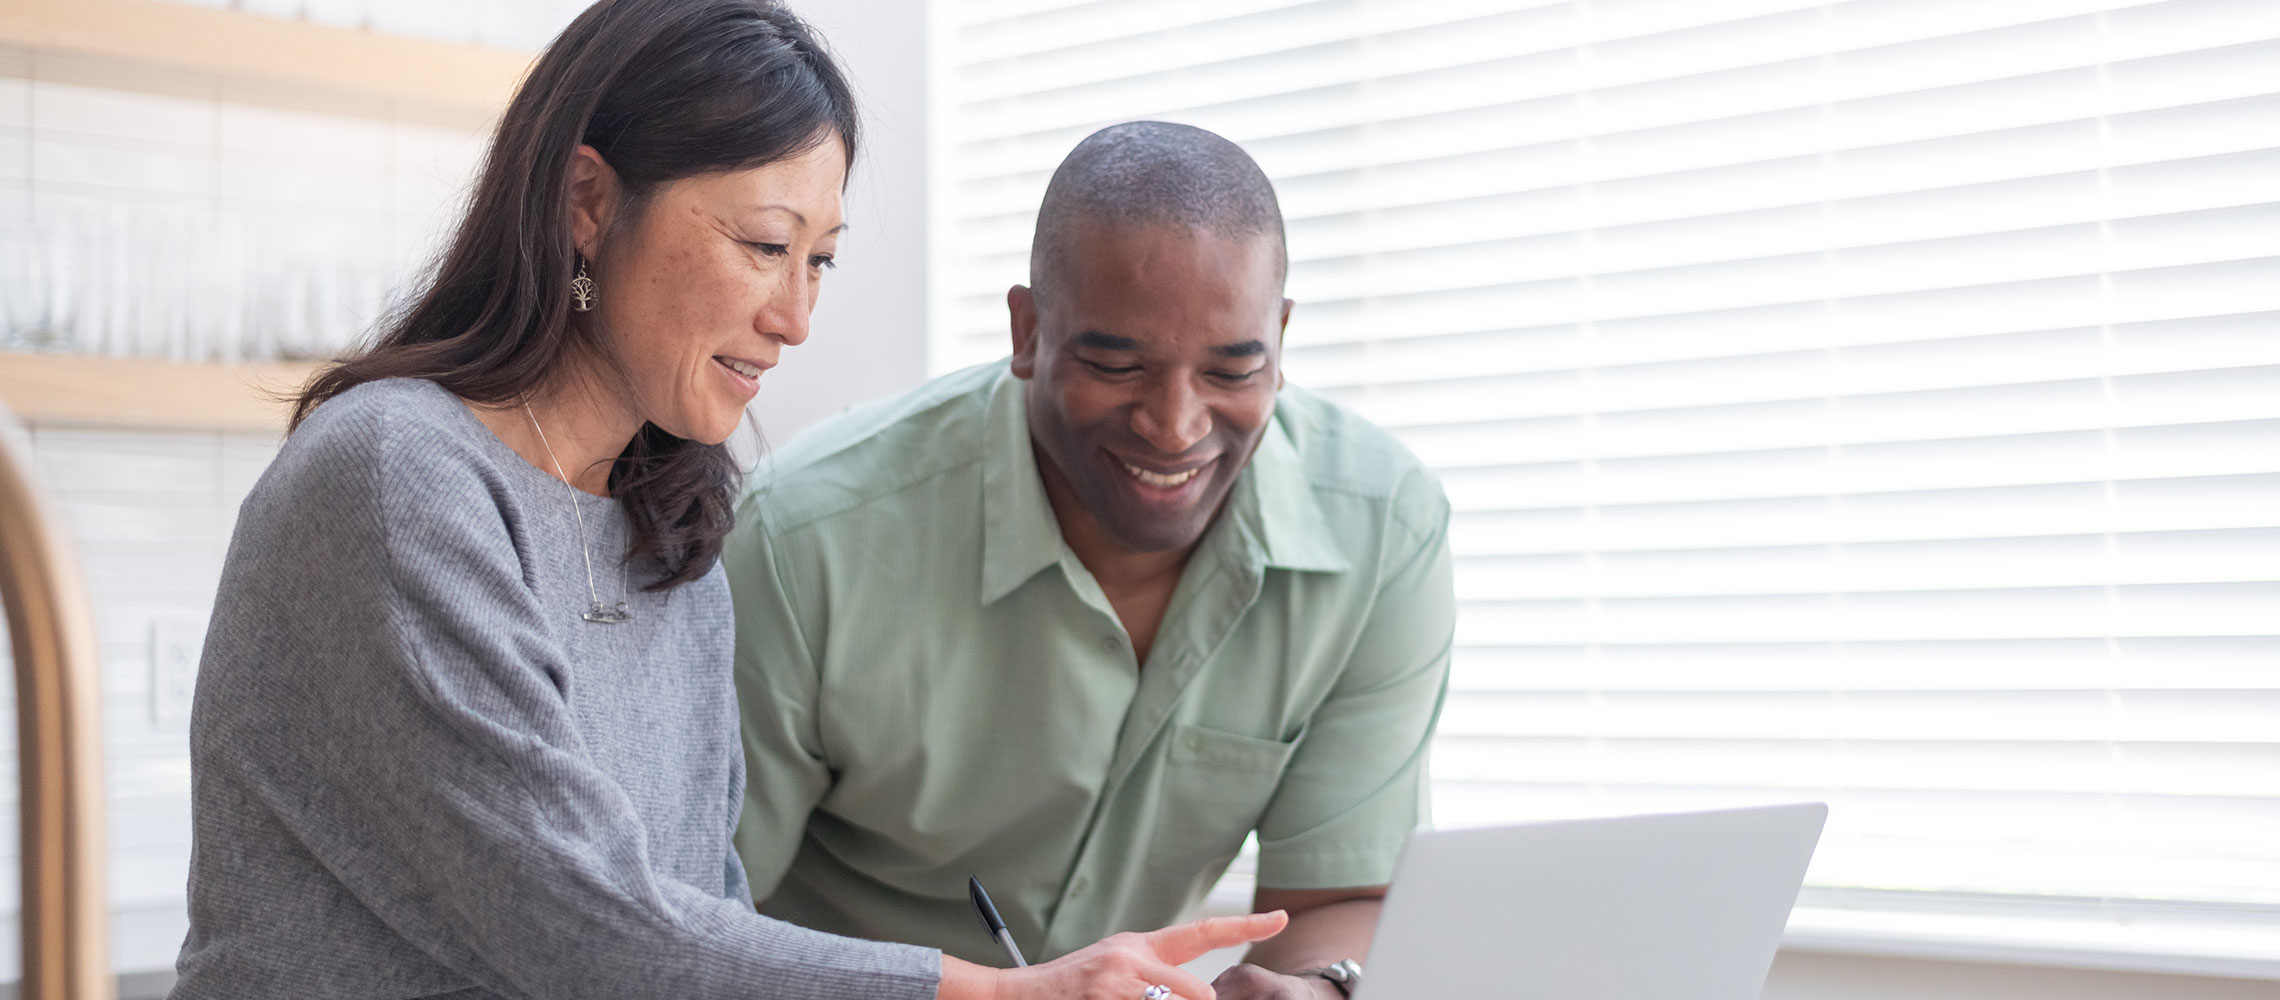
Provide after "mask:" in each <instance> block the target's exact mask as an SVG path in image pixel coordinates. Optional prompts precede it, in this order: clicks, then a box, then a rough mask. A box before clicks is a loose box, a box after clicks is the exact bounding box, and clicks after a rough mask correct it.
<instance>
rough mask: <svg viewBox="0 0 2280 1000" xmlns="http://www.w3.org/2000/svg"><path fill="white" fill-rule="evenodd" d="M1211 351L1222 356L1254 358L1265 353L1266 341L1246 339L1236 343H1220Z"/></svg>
mask: <svg viewBox="0 0 2280 1000" xmlns="http://www.w3.org/2000/svg"><path fill="white" fill-rule="evenodd" d="M1211 353H1213V354H1216V355H1219V356H1220V357H1223V358H1255V357H1258V356H1259V355H1262V354H1265V353H1267V342H1266V341H1264V340H1246V341H1243V342H1241V343H1237V344H1221V345H1219V346H1218V347H1214V348H1212V349H1211Z"/></svg>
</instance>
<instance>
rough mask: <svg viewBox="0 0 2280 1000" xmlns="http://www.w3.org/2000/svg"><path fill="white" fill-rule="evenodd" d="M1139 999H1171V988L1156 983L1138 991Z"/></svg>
mask: <svg viewBox="0 0 2280 1000" xmlns="http://www.w3.org/2000/svg"><path fill="white" fill-rule="evenodd" d="M1140 1000H1172V988H1171V987H1169V986H1165V985H1163V984H1161V983H1158V984H1157V985H1154V986H1150V987H1148V988H1147V989H1145V990H1142V991H1140Z"/></svg>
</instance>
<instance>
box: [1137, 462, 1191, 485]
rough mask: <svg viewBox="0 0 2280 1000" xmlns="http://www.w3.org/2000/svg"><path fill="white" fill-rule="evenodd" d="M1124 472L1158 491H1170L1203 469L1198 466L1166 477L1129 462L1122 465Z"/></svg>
mask: <svg viewBox="0 0 2280 1000" xmlns="http://www.w3.org/2000/svg"><path fill="white" fill-rule="evenodd" d="M1124 471H1126V472H1129V473H1131V474H1132V478H1134V479H1137V480H1139V481H1141V482H1143V483H1146V484H1148V485H1150V486H1154V487H1157V488H1159V489H1170V488H1172V487H1174V486H1178V485H1179V484H1181V483H1184V482H1187V481H1188V480H1190V479H1194V478H1195V474H1196V473H1198V472H1202V471H1203V467H1202V466H1200V465H1199V466H1196V467H1195V468H1193V469H1189V470H1187V471H1186V472H1180V473H1174V474H1172V475H1169V476H1167V475H1164V474H1163V473H1161V472H1150V471H1148V470H1146V469H1143V468H1141V467H1139V466H1137V465H1133V464H1132V463H1130V462H1126V463H1124Z"/></svg>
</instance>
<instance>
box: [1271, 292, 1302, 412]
mask: <svg viewBox="0 0 2280 1000" xmlns="http://www.w3.org/2000/svg"><path fill="white" fill-rule="evenodd" d="M1296 305H1298V303H1296V302H1293V301H1291V300H1290V299H1284V300H1283V310H1282V322H1281V323H1280V324H1278V325H1276V327H1275V391H1277V392H1280V391H1282V387H1283V367H1282V356H1283V335H1284V334H1287V333H1289V332H1290V310H1291V308H1292V307H1293V306H1296Z"/></svg>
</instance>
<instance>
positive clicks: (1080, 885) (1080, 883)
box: [1069, 876, 1092, 899]
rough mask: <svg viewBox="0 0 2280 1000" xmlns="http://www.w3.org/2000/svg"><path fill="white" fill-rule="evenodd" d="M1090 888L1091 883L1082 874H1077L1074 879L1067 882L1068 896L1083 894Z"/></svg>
mask: <svg viewBox="0 0 2280 1000" xmlns="http://www.w3.org/2000/svg"><path fill="white" fill-rule="evenodd" d="M1090 888H1092V883H1091V882H1087V881H1085V879H1084V878H1083V876H1079V877H1078V878H1077V880H1076V881H1074V882H1071V883H1069V898H1071V899H1075V898H1076V897H1078V896H1082V895H1084V894H1085V890H1086V889H1090Z"/></svg>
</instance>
